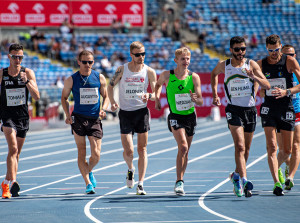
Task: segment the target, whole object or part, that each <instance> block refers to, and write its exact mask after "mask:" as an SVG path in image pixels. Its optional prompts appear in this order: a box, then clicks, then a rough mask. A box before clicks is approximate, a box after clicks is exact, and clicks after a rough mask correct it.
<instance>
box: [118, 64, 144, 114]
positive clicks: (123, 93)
mask: <svg viewBox="0 0 300 223" xmlns="http://www.w3.org/2000/svg"><path fill="white" fill-rule="evenodd" d="M147 70H148V66H147V65H146V64H144V67H143V69H142V70H141V71H139V72H132V71H130V70H129V69H128V63H126V64H124V72H123V76H122V78H121V80H120V82H119V83H120V84H119V100H120V109H122V110H124V111H135V110H138V109H141V108H145V107H147V103H144V102H143V101H142V95H143V94H145V93H146V92H147V88H148V84H149V81H148V75H147Z"/></svg>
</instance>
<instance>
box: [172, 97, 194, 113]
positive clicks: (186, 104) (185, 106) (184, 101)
mask: <svg viewBox="0 0 300 223" xmlns="http://www.w3.org/2000/svg"><path fill="white" fill-rule="evenodd" d="M175 102H176V109H177V111H187V110H189V109H190V108H191V107H193V106H194V103H193V102H192V99H191V96H190V95H189V94H188V93H185V94H175Z"/></svg>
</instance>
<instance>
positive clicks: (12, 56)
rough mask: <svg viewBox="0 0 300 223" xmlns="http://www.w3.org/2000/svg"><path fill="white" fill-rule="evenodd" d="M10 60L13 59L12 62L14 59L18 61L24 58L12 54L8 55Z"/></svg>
mask: <svg viewBox="0 0 300 223" xmlns="http://www.w3.org/2000/svg"><path fill="white" fill-rule="evenodd" d="M9 55H10V57H11V58H13V59H14V60H16V59H19V60H22V59H23V58H24V56H19V55H12V54H9Z"/></svg>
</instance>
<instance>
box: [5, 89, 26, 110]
mask: <svg viewBox="0 0 300 223" xmlns="http://www.w3.org/2000/svg"><path fill="white" fill-rule="evenodd" d="M6 101H7V106H19V105H25V103H26V96H25V88H14V89H6Z"/></svg>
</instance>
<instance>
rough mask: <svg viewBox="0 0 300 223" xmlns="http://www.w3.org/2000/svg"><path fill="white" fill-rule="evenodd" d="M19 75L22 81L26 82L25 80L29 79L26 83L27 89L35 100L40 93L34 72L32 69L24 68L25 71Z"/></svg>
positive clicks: (38, 97)
mask: <svg viewBox="0 0 300 223" xmlns="http://www.w3.org/2000/svg"><path fill="white" fill-rule="evenodd" d="M20 76H21V78H22V81H23V82H24V83H26V82H27V80H28V81H29V82H28V83H27V84H26V87H27V89H28V90H29V92H30V95H31V97H32V98H33V99H34V100H36V101H37V100H39V99H40V93H39V89H38V86H37V84H36V79H35V74H34V72H33V70H31V69H28V68H26V70H25V72H20Z"/></svg>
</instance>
